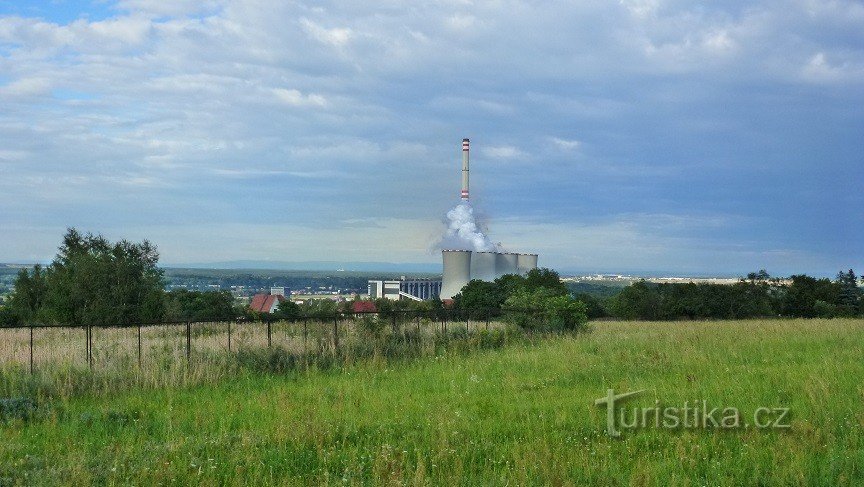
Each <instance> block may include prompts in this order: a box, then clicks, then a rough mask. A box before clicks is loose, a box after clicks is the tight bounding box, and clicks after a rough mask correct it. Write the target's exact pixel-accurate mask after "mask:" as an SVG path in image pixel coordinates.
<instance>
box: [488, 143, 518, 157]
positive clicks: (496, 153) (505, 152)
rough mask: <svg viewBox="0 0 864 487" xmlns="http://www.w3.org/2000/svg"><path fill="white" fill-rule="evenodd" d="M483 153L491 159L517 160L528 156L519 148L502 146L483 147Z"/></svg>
mask: <svg viewBox="0 0 864 487" xmlns="http://www.w3.org/2000/svg"><path fill="white" fill-rule="evenodd" d="M481 152H483V154H484V155H485V156H487V157H491V158H493V159H515V158H520V157H525V156H526V155H527V154H525V153H524V152H522V150H520V149H519V148H517V147H513V146H512V145H500V146H492V147H483V148H482V149H481Z"/></svg>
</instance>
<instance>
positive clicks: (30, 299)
mask: <svg viewBox="0 0 864 487" xmlns="http://www.w3.org/2000/svg"><path fill="white" fill-rule="evenodd" d="M45 281H46V279H45V272H44V271H43V270H42V266H40V265H38V264H37V265H36V266H35V267H33V270H32V271H27V269H21V270H20V271H19V272H18V277H17V278H16V279H15V293H14V294H13V295H12V299H11V300H10V303H9V308H10V309H11V310H12V312H13V313H14V315H15V316H17V317H18V318H19V319H20V320H22V321H26V320H34V319H36V315H37V313H39V312H40V311H41V309H42V305H43V303H44V302H45V296H46V294H47V292H48V288H47V284H46V282H45Z"/></svg>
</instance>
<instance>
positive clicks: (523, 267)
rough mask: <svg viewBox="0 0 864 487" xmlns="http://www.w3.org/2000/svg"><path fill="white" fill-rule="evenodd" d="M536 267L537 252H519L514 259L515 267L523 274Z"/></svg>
mask: <svg viewBox="0 0 864 487" xmlns="http://www.w3.org/2000/svg"><path fill="white" fill-rule="evenodd" d="M536 268H537V254H519V256H518V257H517V260H516V269H517V270H518V271H519V274H522V275H523V276H524V275H525V274H527V273H528V271H530V270H531V269H536Z"/></svg>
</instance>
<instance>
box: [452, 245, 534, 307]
mask: <svg viewBox="0 0 864 487" xmlns="http://www.w3.org/2000/svg"><path fill="white" fill-rule="evenodd" d="M441 256H442V259H443V262H444V275H443V280H442V283H441V293H440V294H439V296H440V298H441V299H451V298H453V296H455V295H457V294H459V292H460V291H461V290H462V288H463V287H465V285H466V284H468V282H470V281H471V280H472V279H479V280H481V281H494V280H495V279H497V278H499V277H501V276H503V275H506V274H518V275H524V274H526V273H527V272H528V271H530V270H532V269H536V268H537V254H517V253H512V252H472V251H470V250H444V251H442V252H441Z"/></svg>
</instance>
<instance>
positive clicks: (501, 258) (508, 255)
mask: <svg viewBox="0 0 864 487" xmlns="http://www.w3.org/2000/svg"><path fill="white" fill-rule="evenodd" d="M497 257H498V258H497V259H495V274H496V276H495V277H501V276H504V275H507V274H518V273H519V271H518V270H517V269H516V263H517V262H518V260H519V257H518V255H517V254H514V253H512V252H505V253H500V254H498V256H497Z"/></svg>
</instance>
